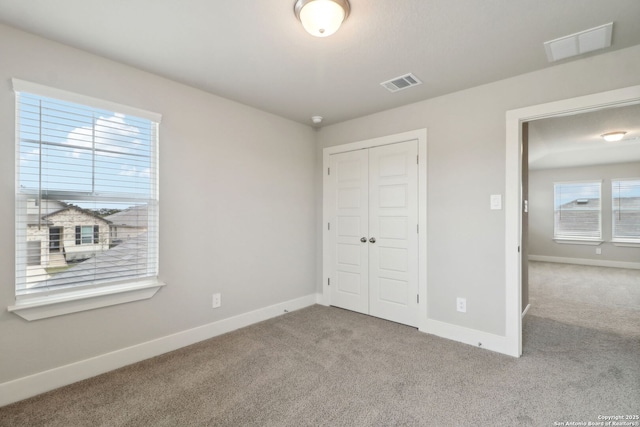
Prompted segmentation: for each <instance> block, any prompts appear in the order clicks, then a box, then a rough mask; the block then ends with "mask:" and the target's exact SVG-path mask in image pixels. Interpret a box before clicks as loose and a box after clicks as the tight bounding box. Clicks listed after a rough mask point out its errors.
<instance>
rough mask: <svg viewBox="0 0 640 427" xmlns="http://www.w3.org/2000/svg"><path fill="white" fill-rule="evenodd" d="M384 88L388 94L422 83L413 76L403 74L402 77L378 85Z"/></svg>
mask: <svg viewBox="0 0 640 427" xmlns="http://www.w3.org/2000/svg"><path fill="white" fill-rule="evenodd" d="M380 84H381V85H382V86H384V87H385V88H386V89H387V90H388V91H389V92H397V91H399V90H403V89H408V88H410V87H412V86H417V85H421V84H422V82H421V81H420V79H418V78H417V77H416V76H414V75H413V74H411V73H409V74H405V75H404V76H400V77H395V78H393V79H391V80H387V81H386V82H382V83H380Z"/></svg>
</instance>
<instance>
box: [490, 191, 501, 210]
mask: <svg viewBox="0 0 640 427" xmlns="http://www.w3.org/2000/svg"><path fill="white" fill-rule="evenodd" d="M491 209H492V210H499V209H502V194H492V195H491Z"/></svg>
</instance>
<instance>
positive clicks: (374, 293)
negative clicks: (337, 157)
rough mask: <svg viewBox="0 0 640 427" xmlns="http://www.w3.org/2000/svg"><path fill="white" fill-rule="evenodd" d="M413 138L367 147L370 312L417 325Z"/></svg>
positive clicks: (415, 147)
mask: <svg viewBox="0 0 640 427" xmlns="http://www.w3.org/2000/svg"><path fill="white" fill-rule="evenodd" d="M417 155H418V144H417V141H408V142H403V143H399V144H392V145H385V146H381V147H375V148H371V149H370V150H369V194H370V200H369V235H370V237H373V238H375V239H376V241H375V243H370V244H369V295H370V296H369V313H370V314H371V315H373V316H376V317H381V318H384V319H387V320H392V321H395V322H399V323H403V324H406V325H411V326H417V325H418V301H417V296H418V230H417V224H418V165H417V162H416V159H417Z"/></svg>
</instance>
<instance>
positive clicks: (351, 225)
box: [330, 150, 369, 313]
mask: <svg viewBox="0 0 640 427" xmlns="http://www.w3.org/2000/svg"><path fill="white" fill-rule="evenodd" d="M330 167H331V171H332V172H331V175H330V176H331V177H332V181H333V188H334V189H335V193H334V194H335V200H334V201H332V203H334V205H335V206H334V207H333V210H334V212H335V219H334V221H333V224H334V225H333V230H331V231H332V232H333V233H334V234H333V239H332V240H333V244H334V248H333V251H332V252H333V260H332V264H333V268H332V270H333V274H332V278H333V280H332V283H331V304H332V305H335V306H336V307H341V308H346V309H348V310H353V311H357V312H360V313H368V312H369V277H368V276H369V259H368V248H367V244H368V243H362V242H361V241H360V239H361V238H362V237H366V236H368V228H369V224H368V223H369V218H368V210H369V194H368V191H367V187H368V180H369V166H368V153H367V151H366V150H360V151H353V152H349V153H341V154H336V155H333V156H331V166H330Z"/></svg>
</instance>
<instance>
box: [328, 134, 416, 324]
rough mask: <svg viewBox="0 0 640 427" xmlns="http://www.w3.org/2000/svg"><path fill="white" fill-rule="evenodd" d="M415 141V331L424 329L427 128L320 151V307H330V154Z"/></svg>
mask: <svg viewBox="0 0 640 427" xmlns="http://www.w3.org/2000/svg"><path fill="white" fill-rule="evenodd" d="M413 140H417V141H418V157H419V162H418V227H419V231H420V232H419V233H418V295H419V299H420V301H419V302H418V310H419V313H418V329H419V330H420V331H423V332H426V330H427V318H428V316H427V298H428V296H427V185H428V182H427V129H426V128H423V129H416V130H412V131H408V132H402V133H398V134H393V135H387V136H382V137H378V138H372V139H366V140H362V141H357V142H352V143H347V144H342V145H336V146H333V147H327V148H325V149H323V150H322V190H323V191H322V230H323V232H322V298H321V304H323V305H326V306H328V305H331V292H330V288H329V285H328V279H329V277H330V272H331V261H330V260H331V253H330V250H331V247H330V245H329V238H330V237H329V236H330V234H329V230H327V227H326V225H325V224H327V223H329V221H330V216H331V213H330V212H329V209H328V206H327V203H326V202H325V201H326V200H327V198H328V197H330V194H329V182H328V179H329V178H328V175H327V169H328V168H329V165H330V156H331V155H332V154H338V153H345V152H348V151H356V150H363V149H367V148H372V147H379V146H382V145H390V144H397V143H400V142H406V141H413Z"/></svg>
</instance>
